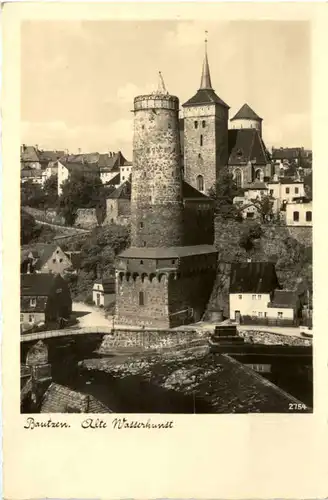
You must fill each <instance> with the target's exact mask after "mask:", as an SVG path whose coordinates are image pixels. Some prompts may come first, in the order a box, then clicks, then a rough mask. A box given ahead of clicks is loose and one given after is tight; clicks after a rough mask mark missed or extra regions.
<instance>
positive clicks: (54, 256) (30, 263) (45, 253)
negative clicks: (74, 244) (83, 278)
mask: <svg viewBox="0 0 328 500" xmlns="http://www.w3.org/2000/svg"><path fill="white" fill-rule="evenodd" d="M79 256H80V252H68V253H65V252H64V251H63V250H62V249H61V248H60V246H58V245H56V244H51V243H49V244H46V243H39V244H36V245H34V246H33V250H31V251H29V252H28V253H27V255H26V257H25V260H24V267H23V270H24V272H26V273H28V272H30V273H31V272H35V273H43V274H44V273H52V274H60V275H62V276H64V274H65V273H66V272H74V273H76V272H77V270H78V269H79V267H80V262H79Z"/></svg>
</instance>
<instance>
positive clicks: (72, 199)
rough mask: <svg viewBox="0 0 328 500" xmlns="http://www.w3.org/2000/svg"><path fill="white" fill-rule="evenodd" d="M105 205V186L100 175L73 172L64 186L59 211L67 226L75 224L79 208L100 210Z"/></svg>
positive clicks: (59, 201)
mask: <svg viewBox="0 0 328 500" xmlns="http://www.w3.org/2000/svg"><path fill="white" fill-rule="evenodd" d="M104 203H105V197H104V190H103V184H102V182H101V180H100V177H99V176H98V175H96V174H95V175H84V174H81V173H80V172H73V173H72V174H71V176H70V177H69V179H67V180H66V181H65V182H64V183H63V184H62V194H61V195H60V197H59V200H58V205H59V206H58V209H59V210H58V211H59V213H60V214H61V215H62V216H63V217H64V218H65V222H66V224H67V225H70V226H72V225H73V224H74V222H75V219H76V215H77V210H78V208H97V207H98V208H99V207H103V206H104Z"/></svg>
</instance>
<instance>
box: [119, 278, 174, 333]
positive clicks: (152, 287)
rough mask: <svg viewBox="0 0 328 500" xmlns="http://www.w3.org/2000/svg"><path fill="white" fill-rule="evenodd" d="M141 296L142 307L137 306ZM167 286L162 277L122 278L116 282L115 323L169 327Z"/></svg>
mask: <svg viewBox="0 0 328 500" xmlns="http://www.w3.org/2000/svg"><path fill="white" fill-rule="evenodd" d="M140 294H143V303H144V305H139V301H140ZM167 303H168V284H167V279H166V277H165V276H164V275H163V276H162V277H161V278H160V279H158V278H157V277H155V278H154V279H153V280H149V279H148V278H145V279H141V277H140V276H138V277H136V279H133V278H132V276H131V277H130V279H127V278H126V277H123V279H122V280H121V279H120V278H118V279H117V280H116V315H117V321H118V322H119V323H122V324H127V325H131V324H132V325H133V324H134V325H136V324H137V325H142V326H157V327H169V320H168V306H167Z"/></svg>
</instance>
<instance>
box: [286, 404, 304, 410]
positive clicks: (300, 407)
mask: <svg viewBox="0 0 328 500" xmlns="http://www.w3.org/2000/svg"><path fill="white" fill-rule="evenodd" d="M288 409H289V410H290V411H295V410H306V405H305V404H304V403H289V407H288Z"/></svg>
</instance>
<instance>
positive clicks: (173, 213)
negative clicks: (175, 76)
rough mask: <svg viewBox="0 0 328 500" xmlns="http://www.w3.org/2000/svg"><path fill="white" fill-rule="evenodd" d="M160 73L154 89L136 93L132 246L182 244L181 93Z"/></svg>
mask: <svg viewBox="0 0 328 500" xmlns="http://www.w3.org/2000/svg"><path fill="white" fill-rule="evenodd" d="M159 78H160V81H159V86H158V90H157V91H156V92H154V93H153V94H149V95H142V96H138V97H136V98H135V99H134V140H133V183H132V193H131V246H133V247H163V246H164V247H165V246H166V247H170V246H180V245H182V244H183V204H182V178H181V166H180V135H179V119H178V113H179V99H178V98H177V97H175V96H171V95H169V93H168V92H167V91H166V89H165V85H164V81H163V78H162V75H161V74H160V75H159Z"/></svg>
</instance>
